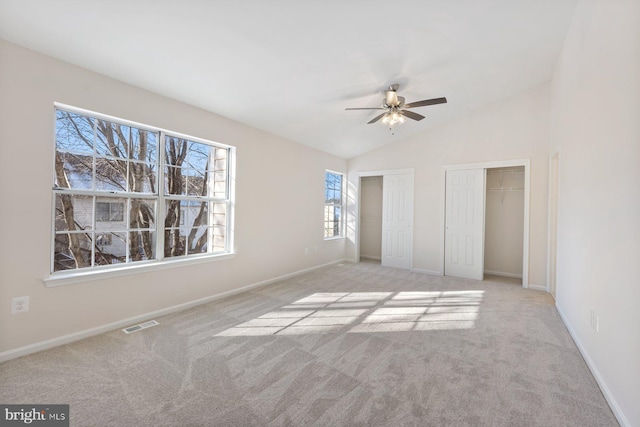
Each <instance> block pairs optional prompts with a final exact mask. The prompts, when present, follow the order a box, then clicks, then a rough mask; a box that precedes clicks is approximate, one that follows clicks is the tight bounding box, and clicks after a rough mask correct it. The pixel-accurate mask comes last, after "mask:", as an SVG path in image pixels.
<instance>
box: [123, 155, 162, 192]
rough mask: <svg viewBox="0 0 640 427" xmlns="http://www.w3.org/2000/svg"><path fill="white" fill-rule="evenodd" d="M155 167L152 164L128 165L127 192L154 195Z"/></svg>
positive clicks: (131, 163)
mask: <svg viewBox="0 0 640 427" xmlns="http://www.w3.org/2000/svg"><path fill="white" fill-rule="evenodd" d="M156 174H157V169H156V165H155V164H152V163H135V162H130V163H129V191H132V192H134V193H155V192H156V182H157V181H158V179H157V176H156Z"/></svg>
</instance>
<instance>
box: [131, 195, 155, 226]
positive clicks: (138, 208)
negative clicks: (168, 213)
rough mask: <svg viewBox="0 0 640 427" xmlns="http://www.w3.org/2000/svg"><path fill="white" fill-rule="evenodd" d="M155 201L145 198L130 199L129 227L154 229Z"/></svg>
mask: <svg viewBox="0 0 640 427" xmlns="http://www.w3.org/2000/svg"><path fill="white" fill-rule="evenodd" d="M155 218H156V202H155V200H152V199H150V200H147V199H131V210H130V212H129V228H142V229H154V228H155V226H156V220H155Z"/></svg>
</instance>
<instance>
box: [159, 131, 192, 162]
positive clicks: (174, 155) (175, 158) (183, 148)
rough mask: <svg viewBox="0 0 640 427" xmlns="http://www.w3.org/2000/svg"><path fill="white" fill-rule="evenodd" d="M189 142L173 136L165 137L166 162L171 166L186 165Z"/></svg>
mask: <svg viewBox="0 0 640 427" xmlns="http://www.w3.org/2000/svg"><path fill="white" fill-rule="evenodd" d="M188 142H189V141H187V140H186V139H180V138H176V137H173V136H167V137H166V139H165V163H166V164H167V165H169V166H186V164H184V163H185V159H186V158H187V149H188Z"/></svg>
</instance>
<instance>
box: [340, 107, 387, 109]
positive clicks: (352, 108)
mask: <svg viewBox="0 0 640 427" xmlns="http://www.w3.org/2000/svg"><path fill="white" fill-rule="evenodd" d="M345 110H386V108H382V107H373V108H366V107H364V108H345Z"/></svg>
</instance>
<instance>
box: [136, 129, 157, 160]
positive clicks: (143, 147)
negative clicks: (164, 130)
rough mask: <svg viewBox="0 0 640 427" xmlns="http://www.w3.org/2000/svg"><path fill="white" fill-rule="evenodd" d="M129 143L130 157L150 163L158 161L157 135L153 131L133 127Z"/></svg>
mask: <svg viewBox="0 0 640 427" xmlns="http://www.w3.org/2000/svg"><path fill="white" fill-rule="evenodd" d="M130 144H131V150H130V151H129V158H130V159H132V160H139V161H140V162H146V163H152V164H157V163H158V135H157V134H156V133H155V132H149V131H146V130H142V129H136V128H133V130H132V134H131V137H130Z"/></svg>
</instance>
